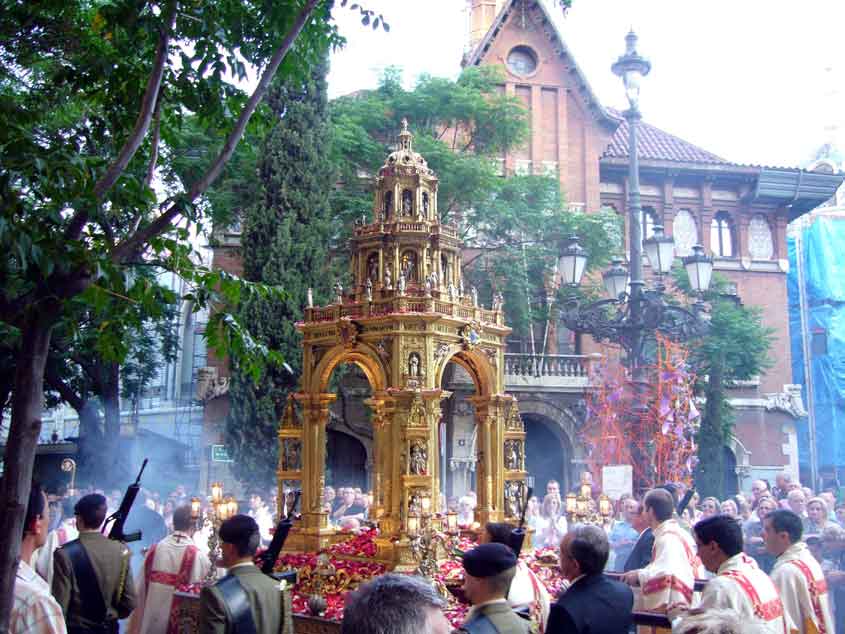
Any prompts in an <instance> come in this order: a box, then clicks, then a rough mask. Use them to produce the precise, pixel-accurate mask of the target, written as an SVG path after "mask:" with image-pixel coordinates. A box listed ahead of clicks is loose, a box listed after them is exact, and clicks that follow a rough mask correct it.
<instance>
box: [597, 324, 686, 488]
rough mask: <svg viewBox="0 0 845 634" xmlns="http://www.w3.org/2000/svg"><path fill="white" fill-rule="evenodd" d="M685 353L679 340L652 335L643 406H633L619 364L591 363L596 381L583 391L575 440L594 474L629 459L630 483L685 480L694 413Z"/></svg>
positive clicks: (642, 484) (626, 377) (646, 485)
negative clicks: (654, 338)
mask: <svg viewBox="0 0 845 634" xmlns="http://www.w3.org/2000/svg"><path fill="white" fill-rule="evenodd" d="M608 356H609V355H605V359H607V358H608ZM687 357H688V352H687V350H686V349H685V348H684V347H683V346H681V345H679V344H677V343H673V342H672V341H670V340H668V339H666V338H665V337H661V336H658V340H657V349H656V354H655V358H656V362H655V364H654V365H653V366H652V367H650V368H648V370H647V373H648V375H649V376H650V377H652V381H650V382H649V384H648V385H646V386H643V390H642V394H641V398H642V402H644V403H646V404H647V406H646V407H639V408H638V407H636V403H635V399H634V391H633V389H632V386H631V382H630V376H629V375H628V373H627V371H626V370H625V368H624V367H623V366H622V365H621V364H619V363H617V362H610V361H608V362H605V363H604V364H601V365H598V366H596V368H595V370H594V385H596V386H597V387H596V388H595V389H594V390H593V391H592V392H591V393H590V394H588V397H587V421H586V423H585V424H584V427H583V429H582V431H581V440H582V441H583V443H584V446H585V447H586V448H587V464H588V467H589V469H590V471H591V472H592V473H593V476H594V477H595V478H596V479H597V480H600V478H601V468H602V467H604V466H606V465H623V464H630V465H631V466H632V468H633V481H634V486H635V488H636V489H648V488H651V487H654V486H656V485H660V484H664V483H666V482H685V483H687V484H689V483H690V481H691V479H692V472H693V469H694V468H695V461H696V444H695V435H696V432H697V430H698V421H699V418H700V414H699V411H698V409H697V408H696V406H695V402H694V397H693V385H694V383H695V375H694V374H693V373H692V372H691V370H690V368H689V365H688V363H687Z"/></svg>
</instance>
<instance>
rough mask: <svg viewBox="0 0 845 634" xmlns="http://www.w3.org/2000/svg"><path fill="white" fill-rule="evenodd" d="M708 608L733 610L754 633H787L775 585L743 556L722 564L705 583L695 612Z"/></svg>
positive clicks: (735, 556) (743, 554)
mask: <svg viewBox="0 0 845 634" xmlns="http://www.w3.org/2000/svg"><path fill="white" fill-rule="evenodd" d="M710 608H731V609H732V610H735V611H736V612H738V613H739V615H740V617H741V618H742V621H743V623H748V624H754V625H755V626H757V628H758V629H756V630H755V631H757V632H766V633H767V634H787V631H788V630H787V622H788V621H787V620H786V617H785V615H784V610H783V603H781V600H780V596H779V595H778V591H777V588H776V587H775V584H774V583H773V582H772V580H771V579H770V578H769V575H767V574H766V573H765V572H763V571H762V570H760V568H759V567H758V566H757V562H756V561H754V560H753V559H751V557H749V556H748V555H746V554H745V553H739V554H738V555H734V556H733V557H731V558H730V559H728V560H727V561H725V562H724V563H723V564H722V565H721V566H719V570H718V572H717V573H716V576H715V577H713V578H712V579H710V581H708V582H707V585H706V586H705V587H704V591H703V592H702V593H701V604H700V605H699V606H698V609H699V610H708V609H710Z"/></svg>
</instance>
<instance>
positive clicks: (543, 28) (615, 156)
mask: <svg viewBox="0 0 845 634" xmlns="http://www.w3.org/2000/svg"><path fill="white" fill-rule="evenodd" d="M475 4H476V3H474V2H471V3H470V8H471V14H472V16H473V17H472V18H471V19H472V24H473V29H474V31H473V32H474V33H475V32H477V31H478V29H479V24H480V23H481V21H482V18H485V17H487V16H489V11H488V12H485V13H483V14H481V13H477V12H476V13H473V12H472V9H473V6H474V5H475ZM499 5H500V7H499V8H500V11H499V12H498V13H497V15H496V17H495V18H494V19H490V20H489V26H488V28H487V32H486V34H485V36H483V37H481V38H477V42H475V43H474V48H473V50H472V51H471V52H470V53H469V54H468V56H467V57H466V59H465V60H464V62H465V64H477V65H491V64H492V65H497V66H501V67H502V68H503V70H504V73H505V77H506V83H505V91H506V92H507V93H508V94H513V95H515V96H517V97H519V98H520V99H521V100H522V101H523V103H524V104H525V105H526V108H527V109H528V111H529V117H530V119H529V120H530V125H531V134H530V141H529V143H528V144H527V147H525V148H522V149H521V150H520V151H518V152H515V153H513V155H509V156H507V157H505V166H506V169H507V173H508V174H515V173H526V172H531V173H535V174H541V173H556V175H557V176H558V178H559V180H560V184H561V189H562V191H563V194H564V196H565V199H566V200H567V201H568V203H569V204H570V207H571V208H573V209H586V210H588V211H589V210H597V209H599V208H600V207H603V206H609V207H612V208H613V209H615V210H616V211H617V213H619V214H620V215H622V217H623V219H625V220H626V222H625V224H626V235H627V204H626V199H627V165H628V147H627V146H628V143H627V134H628V132H627V124H626V123H625V122H624V120H622V118H621V116H620V115H619V113H615V112H612V111H609V110H607V109H604V108H603V107H602V106H601V105H600V104H599V103H598V102H597V100H596V99H595V97H594V95H593V94H592V92H591V90H590V88H589V84H588V83H587V81H586V78H584V77H583V75H582V74H581V72H580V70H579V69H578V66H577V64H576V63H575V60H574V58H573V57H572V55H571V53H570V51H569V50H568V49H567V48H566V45H565V43H564V42H563V41H562V40H561V39H560V36H559V34H558V33H557V31H556V29H555V28H554V26H553V25H552V23H551V21H550V18H549V15H548V14H547V13H546V11H545V10H544V9H543V7H542V6H541V5H540V4H539V3H535V2H533V1H524V2H523V0H510V1H506V2H500V3H499ZM525 49H529V54H528V55H527V56H526V55H525V54H524V53H522V54H521V53H520V51H523V52H524V51H525ZM514 51H517V55H518V56H520V55H521V58H522V59H523V60H527V62H523V65H522V66H521V67H520V65H519V63H518V62H519V61H520V59H519V57H518V58H517V59H516V62H517V63H516V64H514V63H511V60H510V56H511V55H513V54H514V53H513V52H514ZM531 53H533V57H534V59H533V62H534V64H535V67H534V68H533V69H532V68H531V62H532V60H531V55H530V54H531ZM526 64H527V65H526ZM526 71H527V72H526ZM640 132H641V134H640V143H639V157H640V166H641V181H642V182H641V190H642V204H643V207H644V208H648V209H649V210H651V211H652V212H653V216H654V221H655V223H660V224H663V225H664V227H665V231H666V233H667V234H668V235H673V233H674V227H673V224H674V220H675V218H676V216H677V214H678V213H679V212H680V210H682V209H683V210H685V211H686V212H687V213H689V214H691V216H692V218H693V219H694V221H695V224H696V229H697V234H698V240H697V242H699V243H700V244H702V245H704V247H705V250H706V251H707V252H711V249H710V240H711V236H710V233H711V222H712V221H713V218H714V217H715V216H716V214H721V215H720V216H719V217H720V218H727V219H729V223H730V233H731V246H732V254H731V256H730V257H726V258H718V257H717V258H716V261H715V265H714V268H715V270H716V271H718V272H719V273H721V274H723V275H724V276H725V277H727V278H728V279H729V280H731V281H732V282H734V283H735V284H736V291H737V295H738V296H739V298H740V300H741V301H742V302H743V303H744V304H745V305H749V306H759V307H761V308H762V309H763V321H764V323H765V324H766V325H767V326H770V327H772V328H773V329H774V330H775V341H774V344H773V346H772V354H771V356H772V361H773V365H772V367H771V369H770V370H768V371H767V372H766V373H765V375H763V376H762V377H760V381H759V385H757V386H756V387H755V388H754V389H753V390H752V393H750V394H743V398H742V401H741V402H742V403H744V405H742V406H741V407H740V408H739V410H738V411H737V425H736V435H737V440H738V441H739V445H741V446H742V447H744V448H745V450H746V451H747V452H749V453H750V464H751V465H752V470H751V471H752V472H754V469H753V467H754V465H758V466H761V467H763V466H768V467H775V468H778V469H780V468H789V469H790V470H793V471H795V473H796V475H797V458H796V457H794V456H790V455H788V453H789V451H788V449H786V448H787V447H788V446H789V444H790V442H789V439H788V438H787V437H786V435H785V432H784V430H785V428H787V427H788V425H787V423H788V421H787V420H786V419H788V418H790V417H789V416H786V415H784V414H783V413H780V412H772V411H767V410H766V408H765V398H764V395H765V394H769V393H779V392H781V391H782V390H783V389H784V385H785V384H788V383H791V366H790V351H789V332H788V315H787V298H786V270H787V264H786V262H787V255H786V224H787V222H788V211H787V210H786V209H784V208H778V207H775V206H765V205H759V204H754V203H752V202H750V193H751V192H752V190H753V185H754V182H755V174H756V172H757V168H754V167H750V166H740V165H735V164H732V163H730V162H729V161H726V160H724V159H721V158H720V157H718V156H715V155H713V154H712V153H709V152H707V151H706V150H703V149H701V148H698V147H696V146H694V145H692V144H689V143H687V142H685V141H683V140H682V139H678V138H677V137H673V136H672V135H669V134H667V133H665V132H663V131H661V130H659V129H658V128H655V127H654V126H651V125H648V124H647V123H644V124H643V125H642V126H641V130H640ZM755 215H758V216H760V217H762V218H765V220H766V222H767V224H768V226H769V227H770V230H771V235H772V243H773V253H772V255H771V257H770V258H769V259H767V260H765V261H757V260H752V257H751V255H750V254H749V248H748V247H749V233H748V227H749V222H750V219H751V218H752V217H753V216H755ZM626 244H627V239H626ZM583 349H584V351H586V352H590V351H593V350H595V349H596V348H595V346H594V345H592V344H591V343H589V342H584V346H583ZM738 394H739V393H738ZM738 398H739V396H738ZM738 402H739V401H738ZM738 458H739V457H738ZM739 462H741V460H738V463H739ZM760 473H761V474H765V475H771V474H769V473H767V472H766V471H765V469H764V470H763V471H761V472H760ZM754 474H756V472H754V473H749V474H748V475H749V476H750V475H754Z"/></svg>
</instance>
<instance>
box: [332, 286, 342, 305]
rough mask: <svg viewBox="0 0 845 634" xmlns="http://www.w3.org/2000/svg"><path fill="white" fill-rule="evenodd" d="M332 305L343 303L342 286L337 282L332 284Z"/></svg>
mask: <svg viewBox="0 0 845 634" xmlns="http://www.w3.org/2000/svg"><path fill="white" fill-rule="evenodd" d="M334 303H335V304H342V303H343V285H342V284H341V283H340V282H339V281H338V282H335V283H334Z"/></svg>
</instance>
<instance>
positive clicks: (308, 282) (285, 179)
mask: <svg viewBox="0 0 845 634" xmlns="http://www.w3.org/2000/svg"><path fill="white" fill-rule="evenodd" d="M326 72H327V64H326V63H325V62H324V63H322V64H320V65H318V66H317V67H316V68H314V70H313V72H312V73H311V74H310V76H309V77H307V78H306V79H305V81H302V82H300V83H296V84H294V83H292V82H290V81H288V83H285V84H282V85H278V86H275V87H274V88H273V90H272V92H271V94H270V95H269V98H268V103H269V106H270V107H271V108H272V111H273V114H274V120H275V125H274V126H273V128H272V129H271V130H270V132H269V134H268V135H267V137H266V138H265V140H264V144H263V146H262V148H261V151H260V153H259V157H258V169H257V172H258V178H259V181H260V183H259V185H260V197H259V200H258V201H257V202H256V204H255V205H254V206H252V207H251V208H249V209H247V210H246V211H245V213H244V217H243V220H242V227H243V234H242V242H241V244H242V253H243V265H244V277H245V278H246V279H248V280H250V281H256V282H263V283H265V284H272V285H277V286H280V287H281V288H283V289H284V290H285V291H286V293H287V298H286V299H285V300H284V301H279V300H277V299H273V298H261V297H257V298H253V299H251V300H249V301H248V302H245V303H244V305H243V306H242V307H241V314H242V317H243V318H244V320H245V324H246V325H247V327H248V328H249V330H250V333H251V334H252V335H253V336H254V337H256V338H257V339H259V340H260V341H262V342H263V343H264V344H265V345H267V346H268V347H269V348H271V349H273V350H277V351H279V352H281V353H282V355H283V356H284V358H285V360H286V362H287V366H288V367H268V368H267V370H266V371H265V372H264V374H263V375H262V377H261V378H260V379H259V381H258V382H255V381H253V379H252V378H251V377H250V376H248V375H246V374H244V373H242V372H239V371H238V368H237V367H233V368H232V380H231V387H230V411H229V415H228V418H227V421H226V443H227V445H228V446H229V449H230V451H231V454H232V458H233V460H234V464H233V467H234V469H233V470H234V473H235V475H236V477H238V478H239V479H240V480H241V481H242V482H243V483H244V484H245V485H247V486H252V487H260V488H261V489H262V490H266V489H267V486H268V485H269V484H270V483H271V482H273V480H274V478H275V471H276V463H277V459H278V447H277V441H276V430H277V427H278V422H279V421H280V420H281V417H282V413H283V411H284V406H285V402H286V399H287V396H288V394H289V393H290V392H292V391H294V390H295V389H296V387H297V384H298V381H299V375H300V373H301V369H302V367H301V366H302V358H301V353H300V335H299V333H298V332H297V331H296V328H295V327H294V324H295V323H296V321H298V320H300V319H302V317H303V308H304V306H305V303H306V294H307V289H308V288H309V287H310V288H313V289H314V297H315V302H319V301H320V300H323V299H326V298H328V294H329V286H330V283H331V279H332V276H331V274H330V272H329V257H328V254H327V245H328V242H329V238H330V225H331V223H330V221H331V215H330V207H329V194H330V192H331V189H332V187H333V185H334V180H335V179H334V173H333V172H334V169H333V167H332V163H331V157H330V138H331V137H330V129H329V126H328V119H327V97H326Z"/></svg>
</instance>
